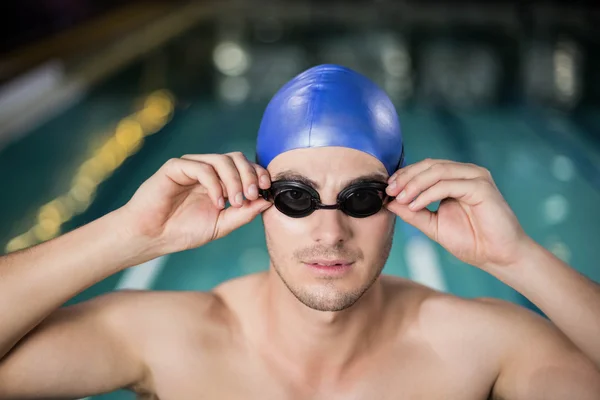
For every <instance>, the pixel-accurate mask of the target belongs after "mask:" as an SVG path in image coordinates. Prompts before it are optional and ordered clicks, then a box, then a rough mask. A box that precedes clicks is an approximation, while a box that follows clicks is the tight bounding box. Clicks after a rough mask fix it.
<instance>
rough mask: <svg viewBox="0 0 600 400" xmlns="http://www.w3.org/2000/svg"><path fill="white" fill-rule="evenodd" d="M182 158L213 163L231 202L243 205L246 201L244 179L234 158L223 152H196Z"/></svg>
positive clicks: (234, 204) (235, 204) (239, 205)
mask: <svg viewBox="0 0 600 400" xmlns="http://www.w3.org/2000/svg"><path fill="white" fill-rule="evenodd" d="M182 158H191V159H194V160H199V161H202V162H204V163H206V164H209V165H212V166H213V168H214V169H215V171H216V172H217V175H218V176H219V179H220V180H221V181H222V182H223V184H224V186H225V190H226V192H227V198H228V199H229V203H230V204H231V205H232V206H234V207H241V206H242V204H243V201H244V194H243V187H242V179H241V177H240V174H239V172H238V170H237V167H236V166H235V163H234V162H233V160H232V159H231V158H230V157H229V156H226V155H223V154H196V155H185V156H183V157H182Z"/></svg>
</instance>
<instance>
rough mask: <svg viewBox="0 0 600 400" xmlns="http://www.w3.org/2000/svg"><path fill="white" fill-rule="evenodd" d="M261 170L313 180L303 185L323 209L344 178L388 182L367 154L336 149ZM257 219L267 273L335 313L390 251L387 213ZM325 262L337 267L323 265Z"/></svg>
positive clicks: (293, 155) (300, 153)
mask: <svg viewBox="0 0 600 400" xmlns="http://www.w3.org/2000/svg"><path fill="white" fill-rule="evenodd" d="M268 170H269V173H270V175H271V178H272V179H273V180H280V179H293V180H299V179H304V180H305V181H306V180H309V181H312V182H314V184H315V185H311V186H313V188H314V189H315V190H316V191H317V192H318V193H319V196H320V200H321V203H323V204H335V203H336V200H337V195H338V193H339V192H340V191H342V190H343V189H344V188H345V187H347V186H348V182H350V181H352V180H355V179H357V178H361V177H368V178H369V179H370V180H379V181H381V182H385V181H386V180H387V177H388V174H387V172H386V170H385V168H384V166H383V164H381V162H380V161H378V160H377V159H376V158H375V157H372V156H370V155H368V154H366V153H363V152H360V151H357V150H354V149H348V148H342V147H322V148H311V149H297V150H292V151H288V152H286V153H283V154H280V155H279V156H277V157H276V158H275V159H274V160H273V161H272V162H271V163H270V165H269V168H268ZM263 222H264V226H265V234H266V241H267V248H268V251H269V255H270V258H271V264H272V268H274V269H275V271H276V272H277V273H278V274H279V276H280V277H281V279H282V280H283V282H284V283H285V285H286V286H287V287H288V288H289V289H290V291H291V292H292V293H293V294H294V295H295V296H296V298H298V300H300V301H301V302H302V303H304V304H305V305H306V306H308V307H310V308H313V309H316V310H320V311H339V310H343V309H345V308H347V307H350V306H351V305H352V304H354V303H355V302H356V301H357V300H358V299H359V298H360V297H361V296H362V295H363V293H365V292H366V291H367V289H368V288H369V287H370V286H371V285H372V284H373V283H374V282H375V280H376V279H377V278H378V277H379V275H380V273H381V270H382V269H383V267H384V265H385V262H386V260H387V258H388V256H389V252H390V248H391V246H392V237H393V233H394V225H395V215H394V214H393V213H391V212H390V211H388V210H387V209H385V208H383V209H382V210H381V211H380V212H379V213H377V214H375V215H372V216H370V217H367V218H353V217H350V216H348V215H346V214H344V213H342V212H341V211H339V210H322V209H321V210H316V211H314V212H313V213H312V214H311V215H309V216H307V217H304V218H291V217H288V216H286V215H284V214H283V213H281V212H280V211H279V210H277V209H276V208H275V207H271V208H270V209H269V210H267V211H266V212H265V213H264V214H263ZM333 261H338V262H339V263H340V264H341V265H337V266H334V267H330V266H328V265H330V264H332V262H333ZM344 264H350V265H349V266H348V265H344Z"/></svg>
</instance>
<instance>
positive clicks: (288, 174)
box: [273, 170, 320, 189]
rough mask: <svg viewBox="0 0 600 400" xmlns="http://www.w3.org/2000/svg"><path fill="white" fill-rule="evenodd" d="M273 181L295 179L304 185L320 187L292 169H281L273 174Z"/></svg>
mask: <svg viewBox="0 0 600 400" xmlns="http://www.w3.org/2000/svg"><path fill="white" fill-rule="evenodd" d="M273 180H274V181H297V182H302V183H304V184H305V185H308V186H312V187H313V188H315V189H320V187H319V184H318V183H317V182H315V181H313V180H312V179H310V178H307V177H306V176H304V175H302V174H300V173H298V172H296V171H292V170H287V171H282V172H280V173H278V174H277V175H275V178H274V179H273Z"/></svg>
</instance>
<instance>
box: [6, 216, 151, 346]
mask: <svg viewBox="0 0 600 400" xmlns="http://www.w3.org/2000/svg"><path fill="white" fill-rule="evenodd" d="M122 223H123V221H122V219H121V216H120V214H119V211H115V212H113V213H110V214H107V215H105V216H104V217H102V218H100V219H98V220H96V221H94V222H92V223H90V224H88V225H85V226H83V227H81V228H79V229H76V230H74V231H72V232H69V233H67V234H65V235H63V236H60V237H58V238H56V239H53V240H51V241H48V242H46V243H42V244H40V245H38V246H35V247H32V248H30V249H26V250H23V251H20V252H17V253H13V254H9V255H7V256H4V257H1V258H0V358H2V357H3V356H4V355H5V354H6V353H7V352H8V351H9V350H10V349H11V348H12V347H13V346H14V345H15V344H16V343H17V342H18V341H19V340H20V339H21V338H22V337H23V336H24V335H26V334H27V333H28V332H29V331H30V330H31V329H33V328H34V327H35V326H36V325H38V324H39V323H40V322H41V321H42V320H43V319H45V318H46V317H47V316H48V315H49V314H50V313H51V312H52V311H54V310H56V309H57V308H59V307H60V306H61V305H62V304H64V303H65V302H66V301H67V300H69V299H70V298H72V297H74V296H75V295H77V294H78V293H80V292H82V291H83V290H85V289H87V288H88V287H90V286H92V285H94V284H95V283H97V282H99V281H101V280H103V279H104V278H106V277H108V276H110V275H112V274H114V273H116V272H119V271H120V270H123V269H124V268H127V267H130V266H132V265H136V264H138V263H141V262H144V261H147V260H148V259H150V258H152V257H154V256H156V255H157V254H156V255H154V254H152V253H151V252H150V251H149V250H151V249H150V246H149V243H147V241H146V240H144V239H142V238H131V237H127V235H125V234H123V233H122V231H121V230H120V229H118V227H119V226H120V225H121V224H122Z"/></svg>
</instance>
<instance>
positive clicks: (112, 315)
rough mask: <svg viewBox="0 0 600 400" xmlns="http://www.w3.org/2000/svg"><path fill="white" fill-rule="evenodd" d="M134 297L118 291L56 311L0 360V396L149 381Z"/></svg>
mask: <svg viewBox="0 0 600 400" xmlns="http://www.w3.org/2000/svg"><path fill="white" fill-rule="evenodd" d="M136 297H137V296H135V294H133V293H126V292H115V293H111V294H108V295H104V296H101V297H98V298H95V299H93V300H91V301H88V302H84V303H81V304H77V305H75V306H71V307H67V308H64V309H60V310H58V311H56V312H54V313H52V314H51V315H50V316H49V317H48V318H47V319H45V320H44V321H43V322H42V323H41V324H40V325H38V326H37V327H36V328H35V329H33V330H32V331H31V332H29V333H28V334H27V336H26V337H25V338H24V339H23V340H21V341H20V343H19V344H17V345H16V346H15V347H14V348H13V349H12V350H11V351H10V352H9V353H8V355H6V356H5V357H4V358H3V359H2V360H0V399H11V400H17V399H36V398H44V399H47V398H81V397H85V396H90V395H94V394H101V393H106V392H110V391H113V390H117V389H122V388H128V389H131V390H136V391H137V390H139V389H141V387H143V386H147V383H146V382H147V380H148V376H149V374H148V373H147V368H146V366H145V365H144V363H143V359H142V355H141V354H139V353H141V351H140V350H139V349H140V347H139V346H137V343H136V331H137V330H138V329H139V327H136V326H135V324H134V321H135V320H136V315H135V302H139V300H136ZM138 334H141V333H140V332H138ZM141 339H142V338H141V337H139V336H138V339H137V340H138V341H141Z"/></svg>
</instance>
